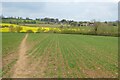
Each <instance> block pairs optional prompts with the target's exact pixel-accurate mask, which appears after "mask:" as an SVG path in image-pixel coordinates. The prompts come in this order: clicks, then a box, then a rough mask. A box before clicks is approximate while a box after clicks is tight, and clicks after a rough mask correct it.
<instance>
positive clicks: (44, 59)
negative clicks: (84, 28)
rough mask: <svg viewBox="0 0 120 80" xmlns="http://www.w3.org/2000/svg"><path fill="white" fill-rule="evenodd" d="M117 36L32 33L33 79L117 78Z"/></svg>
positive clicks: (30, 53)
mask: <svg viewBox="0 0 120 80" xmlns="http://www.w3.org/2000/svg"><path fill="white" fill-rule="evenodd" d="M117 41H118V40H117V38H116V37H104V36H84V35H72V34H29V37H28V43H33V44H32V46H33V47H32V48H31V49H30V50H29V51H28V56H29V57H30V58H31V63H30V64H31V65H32V66H33V65H34V67H35V69H34V70H33V73H34V74H33V75H34V77H117V74H118V73H117V68H118V63H117V62H118V60H117V59H118V46H117V45H118V44H117Z"/></svg>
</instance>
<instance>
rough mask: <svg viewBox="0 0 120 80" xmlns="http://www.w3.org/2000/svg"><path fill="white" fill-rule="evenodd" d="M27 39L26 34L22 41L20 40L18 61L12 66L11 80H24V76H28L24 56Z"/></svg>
mask: <svg viewBox="0 0 120 80" xmlns="http://www.w3.org/2000/svg"><path fill="white" fill-rule="evenodd" d="M27 37H28V34H26V35H25V37H24V39H23V40H22V42H21V44H20V47H19V51H18V55H19V58H18V61H17V63H16V64H15V66H14V73H13V76H12V77H13V78H25V77H26V75H27V74H28V71H27V67H28V66H27V62H28V60H27V56H26V51H27V45H26V39H27Z"/></svg>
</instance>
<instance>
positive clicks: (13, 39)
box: [2, 33, 25, 56]
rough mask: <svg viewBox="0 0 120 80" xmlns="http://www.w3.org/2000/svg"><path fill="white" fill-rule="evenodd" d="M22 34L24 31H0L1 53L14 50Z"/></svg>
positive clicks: (5, 53)
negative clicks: (0, 38) (0, 39)
mask: <svg viewBox="0 0 120 80" xmlns="http://www.w3.org/2000/svg"><path fill="white" fill-rule="evenodd" d="M24 35H25V34H24V33H2V55H3V56H5V55H7V54H9V53H12V52H15V51H16V50H17V48H18V46H19V44H20V42H21V40H22V39H23V37H24Z"/></svg>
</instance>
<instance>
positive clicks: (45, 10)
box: [2, 0, 118, 21]
mask: <svg viewBox="0 0 120 80" xmlns="http://www.w3.org/2000/svg"><path fill="white" fill-rule="evenodd" d="M106 1H107V0H106ZM116 1H117V0H116ZM116 1H115V2H114V1H112V0H111V1H110V2H97V1H96V2H77V0H76V1H69V2H54V0H53V2H3V3H2V13H3V15H4V16H16V17H17V16H21V17H24V18H25V17H30V18H44V17H51V18H58V19H69V20H76V21H82V20H84V21H85V20H87V21H89V20H92V19H96V20H99V21H113V20H117V19H118V3H117V2H116Z"/></svg>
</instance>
